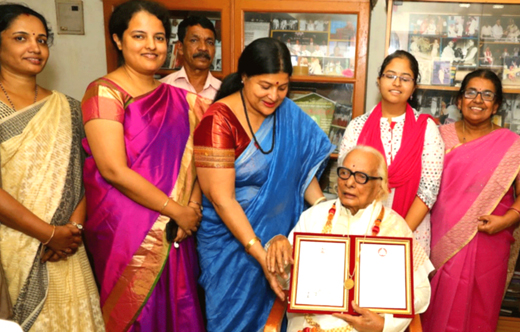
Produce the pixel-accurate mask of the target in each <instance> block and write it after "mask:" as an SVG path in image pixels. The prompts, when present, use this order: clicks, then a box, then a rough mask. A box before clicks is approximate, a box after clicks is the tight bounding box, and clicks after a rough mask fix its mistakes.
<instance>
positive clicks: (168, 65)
mask: <svg viewBox="0 0 520 332" xmlns="http://www.w3.org/2000/svg"><path fill="white" fill-rule="evenodd" d="M191 15H197V16H204V17H206V18H208V19H209V20H210V21H211V23H213V25H214V26H215V30H216V32H217V35H216V36H215V57H214V58H213V63H212V64H211V67H210V70H211V71H213V72H220V71H222V20H221V13H220V12H215V11H180V10H171V11H170V16H171V18H170V22H171V25H172V33H171V36H170V40H169V43H168V55H167V57H166V61H164V64H163V66H162V68H163V69H166V70H168V69H171V70H178V69H180V68H181V67H182V57H180V56H179V49H180V47H181V44H180V43H178V41H179V37H178V34H177V32H178V31H177V30H178V28H179V24H180V23H181V22H182V20H184V19H185V18H186V17H188V16H191Z"/></svg>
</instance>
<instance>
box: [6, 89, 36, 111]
mask: <svg viewBox="0 0 520 332" xmlns="http://www.w3.org/2000/svg"><path fill="white" fill-rule="evenodd" d="M0 88H2V91H3V92H4V95H5V98H7V101H8V102H9V104H11V107H12V109H13V111H15V112H16V108H15V107H14V104H13V101H12V100H11V98H9V95H8V94H7V91H5V88H4V86H3V85H2V83H0ZM37 98H38V84H36V85H35V87H34V102H33V104H34V103H36V99H37Z"/></svg>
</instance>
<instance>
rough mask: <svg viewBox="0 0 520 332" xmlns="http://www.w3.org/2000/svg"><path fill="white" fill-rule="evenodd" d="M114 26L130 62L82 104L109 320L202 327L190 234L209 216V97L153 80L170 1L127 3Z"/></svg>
mask: <svg viewBox="0 0 520 332" xmlns="http://www.w3.org/2000/svg"><path fill="white" fill-rule="evenodd" d="M109 30H110V35H111V36H112V38H113V41H114V45H115V47H116V49H117V50H119V54H120V56H121V60H123V61H124V63H123V65H121V66H120V67H119V68H118V69H116V70H115V71H113V72H111V73H109V74H108V75H106V76H105V77H103V78H100V79H98V80H96V81H94V82H92V83H91V84H90V85H89V87H88V88H87V92H86V93H85V96H84V98H83V102H82V111H83V122H84V123H85V132H86V135H87V138H86V139H85V140H84V141H83V146H84V148H85V150H86V151H87V154H88V158H87V160H86V162H85V167H84V181H85V190H86V197H87V215H88V217H87V222H86V223H85V241H86V244H87V248H88V250H89V252H90V254H91V257H92V260H93V263H94V272H95V275H96V278H97V281H98V284H99V285H100V298H101V309H102V313H103V318H104V321H105V326H106V329H107V331H112V332H115V331H154V332H161V331H176V332H178V331H186V332H187V331H190V332H198V331H204V325H203V321H202V314H201V311H200V305H199V301H198V297H197V287H196V281H197V277H198V264H197V254H196V251H195V243H194V240H193V237H191V236H190V235H192V232H194V231H195V230H196V229H197V227H198V225H199V223H200V220H201V216H202V214H201V209H200V204H201V193H200V189H199V187H198V185H197V183H196V181H195V176H196V173H195V166H194V161H193V131H194V129H195V126H196V125H197V124H198V122H199V117H198V116H197V115H201V114H202V109H201V108H202V107H203V103H202V101H201V100H200V99H199V98H198V97H197V96H196V95H195V94H191V93H189V92H187V91H185V90H182V89H178V88H175V87H173V86H170V85H167V84H162V83H160V82H159V81H157V80H156V79H155V78H154V74H155V73H156V72H157V70H158V69H159V68H160V67H161V65H162V64H163V62H164V60H165V57H166V52H167V44H168V40H169V35H170V31H171V29H170V21H169V13H168V11H167V10H166V9H164V8H163V7H162V6H160V5H158V4H157V3H153V2H148V1H141V0H133V1H129V2H126V3H124V4H122V5H120V6H118V7H116V9H115V10H114V12H113V14H112V16H111V18H110V23H109ZM199 107H201V108H199ZM196 110H198V112H197V111H196ZM170 226H172V227H170ZM174 229H176V230H174ZM167 230H168V231H167ZM166 233H168V234H169V237H168V240H167V236H166ZM187 236H189V237H187ZM186 237H187V238H186ZM172 242H174V243H173V244H172Z"/></svg>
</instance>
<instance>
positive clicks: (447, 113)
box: [417, 89, 520, 134]
mask: <svg viewBox="0 0 520 332" xmlns="http://www.w3.org/2000/svg"><path fill="white" fill-rule="evenodd" d="M457 94H458V91H439V90H432V89H423V90H419V92H418V94H417V102H418V104H419V106H418V107H417V110H418V111H420V112H421V113H425V114H430V115H432V116H433V117H434V118H436V119H437V120H438V121H439V123H440V124H448V123H452V122H456V121H459V120H460V119H461V112H460V110H459V108H458V107H457ZM493 122H494V123H496V124H497V125H499V126H501V127H504V128H509V129H511V130H512V131H514V132H515V133H517V134H520V95H518V94H512V93H506V94H504V101H503V102H502V106H501V107H500V109H499V110H498V112H497V114H495V115H494V116H493Z"/></svg>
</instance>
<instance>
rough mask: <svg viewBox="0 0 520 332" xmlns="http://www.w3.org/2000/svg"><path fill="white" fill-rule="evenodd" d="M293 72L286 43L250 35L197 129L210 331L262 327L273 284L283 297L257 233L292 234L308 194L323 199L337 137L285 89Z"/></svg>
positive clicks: (201, 239) (201, 249) (262, 237)
mask: <svg viewBox="0 0 520 332" xmlns="http://www.w3.org/2000/svg"><path fill="white" fill-rule="evenodd" d="M291 73H292V66H291V58H290V53H289V50H288V49H287V47H286V46H285V45H284V44H283V43H281V42H279V41H277V40H274V39H271V38H262V39H258V40H255V41H254V42H253V43H251V44H249V45H248V46H247V47H246V48H245V49H244V52H243V53H242V55H241V56H240V59H239V63H238V72H237V73H234V74H231V75H229V76H228V77H226V78H225V79H224V81H223V83H222V87H221V89H220V91H219V93H218V94H217V97H216V98H215V100H218V102H216V103H214V104H213V105H212V106H211V107H210V108H209V109H208V111H207V112H206V113H205V115H204V118H203V119H202V121H201V123H200V125H199V126H198V127H197V129H196V131H195V137H194V145H195V148H194V154H195V164H196V166H197V175H198V176H199V181H200V186H201V189H202V191H203V193H204V197H203V201H202V204H203V207H204V216H203V219H202V223H201V226H200V229H199V231H198V232H197V241H198V253H199V258H200V265H201V272H202V274H201V277H200V279H199V282H200V284H201V285H202V287H203V288H204V290H205V294H206V315H207V321H208V324H207V329H208V331H259V330H261V329H262V328H263V326H264V324H265V322H266V319H267V316H268V314H269V310H270V308H271V306H272V304H273V302H274V299H275V292H276V294H277V295H278V296H280V297H283V292H282V291H281V289H279V288H278V287H277V286H276V285H277V281H276V279H275V276H274V274H273V272H274V271H268V270H267V267H266V261H265V259H266V251H265V250H264V248H263V247H262V244H261V242H262V241H266V240H268V239H271V238H272V237H273V236H275V235H277V234H284V235H287V234H289V231H290V230H291V229H292V227H294V225H295V224H296V222H297V220H298V217H299V215H300V214H301V212H302V211H303V207H304V199H305V200H306V201H307V202H308V203H310V204H314V203H316V202H321V201H322V200H324V198H323V193H322V192H321V189H320V187H319V184H318V181H317V179H316V175H317V174H318V173H319V171H320V169H321V167H322V166H324V162H325V161H326V160H327V157H328V156H329V154H330V153H331V151H332V150H333V145H332V144H331V143H330V141H329V140H328V138H327V135H325V133H324V132H323V131H322V130H321V129H320V128H319V127H318V125H317V124H316V123H315V122H314V121H313V120H312V119H311V118H310V117H309V116H307V115H306V114H305V113H304V112H303V111H302V110H301V109H300V108H299V107H298V106H297V105H296V104H294V103H293V102H292V101H291V100H289V99H287V98H286V95H287V91H288V88H289V77H290V75H291ZM244 249H245V250H244ZM270 285H271V286H272V287H273V290H275V292H273V291H271V290H270V289H269V288H270Z"/></svg>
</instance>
